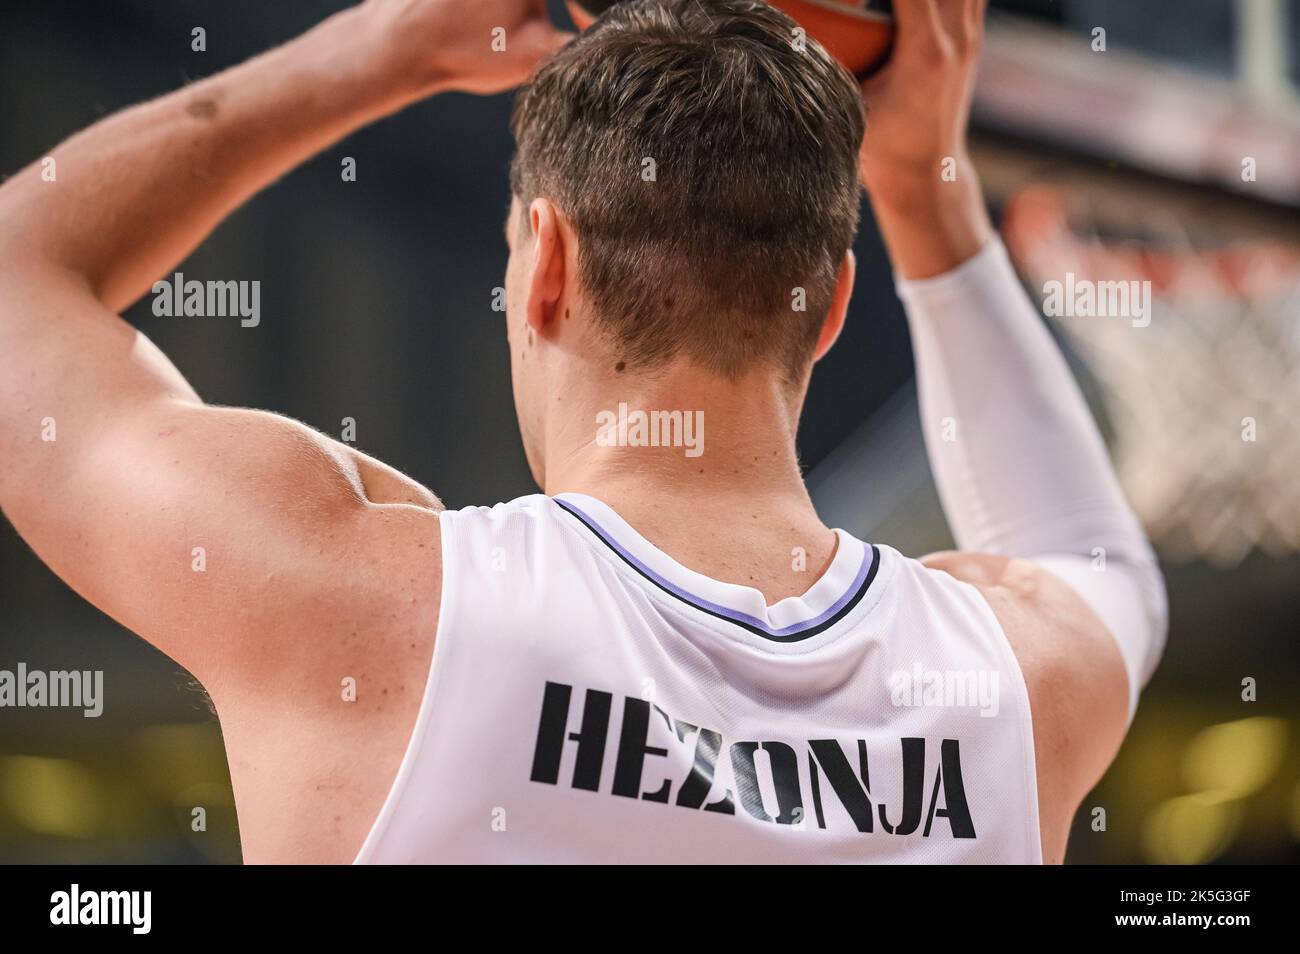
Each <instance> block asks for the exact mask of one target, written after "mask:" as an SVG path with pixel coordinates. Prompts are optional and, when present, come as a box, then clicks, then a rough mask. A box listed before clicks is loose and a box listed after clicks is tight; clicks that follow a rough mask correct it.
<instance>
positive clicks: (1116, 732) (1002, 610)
mask: <svg viewBox="0 0 1300 954" xmlns="http://www.w3.org/2000/svg"><path fill="white" fill-rule="evenodd" d="M921 562H922V563H923V564H925V565H926V566H928V567H931V568H933V569H937V570H942V571H943V572H946V573H948V574H950V575H951V576H953V577H955V578H956V579H959V580H962V581H964V582H967V583H970V584H972V585H974V586H975V587H976V588H977V589H979V591H980V592H981V593H982V594H983V596H984V598H985V599H986V600H987V601H988V604H989V606H990V607H991V608H992V610H993V612H994V614H995V615H996V616H997V618H998V621H999V622H1000V623H1001V624H1002V629H1003V631H1004V632H1005V633H1006V637H1007V641H1008V642H1009V643H1010V644H1011V648H1012V650H1013V651H1014V652H1015V654H1016V659H1017V660H1018V661H1019V663H1020V669H1021V671H1022V672H1023V674H1024V677H1025V684H1026V687H1027V689H1028V691H1029V705H1030V709H1031V711H1032V715H1033V721H1034V752H1035V757H1036V760H1037V766H1038V799H1039V816H1040V820H1041V823H1042V824H1041V827H1042V833H1043V856H1044V859H1045V860H1047V861H1049V862H1053V861H1060V860H1061V859H1062V858H1063V857H1064V854H1065V844H1066V840H1067V838H1068V835H1069V825H1070V821H1071V819H1072V818H1073V816H1074V813H1075V811H1076V810H1077V808H1078V806H1079V803H1080V801H1081V800H1082V799H1083V797H1084V796H1085V795H1086V794H1087V793H1088V792H1089V791H1090V790H1091V789H1092V787H1093V786H1094V785H1095V784H1096V783H1097V780H1098V779H1100V778H1101V776H1102V774H1103V773H1104V772H1105V770H1106V768H1107V767H1108V766H1109V765H1110V762H1111V760H1112V759H1113V758H1114V757H1115V753H1116V752H1117V751H1118V749H1119V745H1120V742H1121V741H1122V740H1123V737H1124V732H1125V730H1126V728H1127V712H1128V682H1127V677H1126V675H1125V672H1124V664H1123V661H1122V659H1121V658H1120V655H1119V650H1118V649H1117V648H1116V644H1115V641H1114V639H1113V638H1112V636H1111V634H1110V632H1109V631H1108V630H1107V628H1106V626H1105V624H1104V623H1102V621H1101V620H1100V619H1099V618H1098V617H1097V615H1096V614H1095V613H1094V612H1093V611H1092V609H1091V608H1090V607H1089V606H1088V605H1087V603H1085V602H1084V600H1083V599H1082V597H1080V596H1079V595H1078V594H1077V593H1076V592H1075V591H1074V589H1073V588H1072V587H1071V586H1070V585H1069V584H1067V583H1066V582H1064V581H1063V580H1061V579H1060V578H1059V577H1057V576H1056V575H1055V574H1053V573H1051V572H1050V571H1049V570H1046V569H1044V568H1042V567H1040V566H1038V565H1036V564H1034V563H1032V562H1030V561H1028V560H1021V559H1015V558H1011V557H1003V556H994V555H992V554H983V553H966V552H957V551H950V552H944V553H935V554H931V555H930V556H927V557H924V558H923V559H922V561H921Z"/></svg>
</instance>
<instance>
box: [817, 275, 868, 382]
mask: <svg viewBox="0 0 1300 954" xmlns="http://www.w3.org/2000/svg"><path fill="white" fill-rule="evenodd" d="M857 272H858V260H857V259H856V258H855V257H854V256H853V249H849V250H848V251H847V252H845V253H844V261H842V262H840V270H839V272H837V273H836V276H835V295H834V297H833V298H832V299H831V307H830V308H829V309H827V311H826V320H825V321H824V322H822V333H821V335H819V336H818V338H817V350H816V351H814V352H813V360H814V361H820V360H821V359H822V358H823V357H824V356H825V354H826V352H828V351H830V350H831V347H832V346H833V345H834V344H835V342H836V341H837V340H838V339H839V337H840V332H841V331H843V330H844V318H845V316H846V315H847V314H848V313H849V299H850V298H851V297H852V296H853V277H854V276H855V275H856V274H857Z"/></svg>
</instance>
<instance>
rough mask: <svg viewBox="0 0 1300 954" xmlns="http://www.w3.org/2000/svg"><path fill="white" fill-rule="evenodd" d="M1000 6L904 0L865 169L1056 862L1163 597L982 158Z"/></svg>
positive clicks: (947, 483)
mask: <svg viewBox="0 0 1300 954" xmlns="http://www.w3.org/2000/svg"><path fill="white" fill-rule="evenodd" d="M984 6H985V0H896V2H895V11H896V14H897V16H898V19H899V38H898V45H897V47H896V50H895V54H894V57H893V62H892V64H891V66H890V67H889V68H888V69H887V70H886V71H885V72H884V73H883V74H881V75H880V76H878V77H877V78H875V79H874V80H873V81H872V82H871V83H870V84H869V85H868V87H867V90H866V93H867V97H868V107H869V124H868V132H867V142H866V144H865V146H864V152H863V156H862V171H863V177H864V182H865V184H866V186H867V189H868V191H869V193H870V195H871V200H872V205H873V208H874V210H875V213H876V218H877V221H878V222H879V224H880V228H881V232H882V234H883V235H884V238H885V242H886V245H887V246H888V248H889V253H890V256H891V258H892V260H893V264H894V269H895V273H896V277H897V285H898V292H899V297H900V298H901V299H902V301H903V304H904V306H905V308H906V310H907V316H908V322H909V326H910V328H911V333H912V346H913V352H914V354H915V358H916V368H917V387H918V392H919V398H920V407H921V418H922V429H923V431H924V433H925V438H926V447H927V450H928V452H929V457H930V463H931V466H932V468H933V471H934V476H935V481H936V483H937V485H938V489H939V495H940V498H941V500H942V502H943V507H944V512H945V513H946V515H947V517H948V523H949V525H950V526H951V528H952V532H953V536H954V537H955V539H956V541H957V544H958V546H959V547H961V548H962V550H963V551H965V552H961V553H950V554H936V555H934V556H932V557H930V558H927V561H926V562H928V563H929V564H930V565H931V566H933V567H935V568H938V569H942V570H945V571H947V572H949V573H951V574H953V575H954V576H956V577H958V578H960V579H963V580H966V581H967V582H970V583H973V584H974V585H976V586H978V587H980V588H981V590H983V591H984V593H985V595H986V597H987V598H988V600H989V602H990V604H991V605H992V607H993V609H994V610H995V612H996V613H997V615H998V617H999V619H1000V620H1001V621H1002V624H1003V628H1004V630H1005V631H1006V633H1007V636H1008V639H1009V640H1010V641H1011V643H1012V646H1013V648H1014V649H1015V650H1016V654H1017V657H1018V658H1019V659H1020V662H1021V667H1022V669H1023V670H1024V672H1025V676H1026V681H1027V683H1028V687H1029V693H1030V700H1031V707H1032V709H1033V716H1034V723H1035V739H1036V748H1037V750H1038V755H1039V759H1038V765H1039V795H1040V805H1041V806H1042V808H1043V816H1042V817H1043V823H1044V849H1045V853H1046V855H1047V857H1049V859H1050V858H1053V857H1055V858H1059V856H1060V853H1061V852H1063V850H1064V844H1065V832H1066V830H1067V829H1068V823H1069V819H1070V816H1071V815H1072V814H1073V812H1074V809H1075V807H1076V806H1077V805H1078V802H1079V799H1080V798H1082V797H1083V795H1085V794H1086V793H1087V791H1088V790H1089V789H1090V788H1091V787H1092V785H1093V784H1094V783H1095V782H1096V780H1097V779H1098V778H1099V777H1100V775H1101V773H1102V772H1103V771H1104V770H1105V768H1106V766H1107V765H1108V764H1109V763H1110V760H1111V758H1112V757H1113V756H1114V753H1115V751H1116V749H1117V748H1118V746H1119V743H1120V740H1121V739H1122V738H1123V735H1124V731H1125V729H1126V728H1127V725H1128V720H1129V719H1130V718H1131V716H1132V713H1133V710H1134V708H1135V707H1136V704H1137V695H1138V692H1139V690H1140V689H1141V687H1142V685H1143V684H1144V683H1145V681H1146V680H1147V678H1149V676H1150V675H1151V672H1152V670H1153V669H1154V668H1155V664H1156V662H1157V661H1158V660H1159V657H1160V652H1161V648H1162V646H1163V643H1164V636H1165V627H1166V616H1165V614H1166V607H1165V594H1164V586H1163V581H1162V578H1161V575H1160V571H1159V568H1158V567H1157V565H1156V561H1155V557H1154V555H1153V553H1152V551H1151V548H1150V546H1149V544H1148V542H1147V539H1146V536H1145V534H1144V533H1143V531H1142V528H1141V526H1140V525H1139V524H1138V521H1137V520H1136V518H1135V517H1134V515H1133V513H1132V512H1131V510H1130V509H1129V507H1128V504H1127V503H1126V502H1125V500H1124V496H1123V494H1122V492H1121V490H1120V487H1119V483H1118V481H1117V480H1116V478H1115V474H1114V472H1113V470H1112V469H1111V466H1110V460H1109V458H1108V456H1107V453H1106V448H1105V445H1104V444H1103V442H1102V440H1101V436H1100V434H1099V433H1098V431H1097V428H1096V426H1095V425H1094V423H1093V420H1092V417H1091V415H1090V414H1089V411H1088V408H1087V406H1086V405H1085V403H1084V400H1083V397H1082V395H1081V393H1080V392H1079V389H1078V387H1077V386H1076V384H1075V382H1074V380H1073V378H1072V377H1071V375H1070V372H1069V369H1068V367H1067V365H1066V363H1065V361H1064V359H1063V358H1062V356H1061V354H1060V352H1059V351H1058V349H1057V348H1056V346H1055V344H1054V343H1053V341H1052V339H1051V336H1050V335H1049V334H1048V332H1047V329H1046V328H1045V327H1044V326H1043V322H1042V320H1041V318H1040V317H1039V315H1038V312H1037V309H1035V308H1034V307H1033V306H1032V305H1031V303H1030V302H1029V300H1028V298H1027V297H1026V296H1025V294H1024V291H1023V289H1022V288H1021V286H1020V283H1019V281H1018V279H1017V277H1016V274H1015V271H1014V270H1013V269H1012V267H1011V264H1010V262H1009V260H1008V258H1007V255H1006V252H1005V250H1004V249H1003V247H1002V244H1001V242H1000V241H999V240H998V238H997V236H996V235H995V234H994V233H993V230H992V227H991V225H990V223H989V219H988V215H987V213H986V211H985V207H984V200H983V196H982V194H981V190H980V186H979V181H978V179H977V177H976V174H975V171H974V168H973V167H972V165H971V163H970V160H969V157H968V156H967V152H966V127H967V123H968V119H969V113H970V103H971V97H972V94H973V88H974V81H975V73H976V66H977V63H978V55H979V47H980V39H981V36H982V29H983V13H984ZM871 120H874V121H871Z"/></svg>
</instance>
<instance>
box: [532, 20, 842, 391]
mask: <svg viewBox="0 0 1300 954" xmlns="http://www.w3.org/2000/svg"><path fill="white" fill-rule="evenodd" d="M513 126H514V132H515V138H516V141H517V144H518V149H517V152H516V155H515V159H514V162H513V165H512V168H511V184H512V187H513V189H514V192H515V194H516V196H517V197H518V198H519V199H520V201H521V202H522V203H523V204H524V205H525V206H526V205H527V204H528V203H529V202H531V201H532V200H533V199H534V198H536V197H538V196H545V197H546V198H548V199H550V200H551V201H552V202H554V203H555V204H556V205H557V206H558V207H559V208H560V210H561V211H562V212H563V213H564V214H565V215H566V216H567V217H568V219H569V221H570V222H571V224H572V226H573V228H574V231H575V233H576V235H577V238H578V244H579V270H580V279H581V284H582V287H583V290H584V293H585V295H586V298H587V300H588V301H589V302H590V304H591V306H592V308H593V310H594V317H595V320H596V322H597V324H598V326H599V327H601V328H602V329H603V330H604V331H605V332H606V333H607V335H608V337H609V339H610V340H611V342H612V343H613V344H614V345H615V347H617V348H618V350H619V351H620V353H621V355H622V356H623V357H624V358H625V360H626V361H627V362H628V363H629V365H631V366H632V367H641V368H648V367H653V366H655V365H659V364H663V363H665V362H667V361H669V360H672V359H675V358H679V357H680V358H686V359H689V360H691V361H693V362H695V363H697V364H699V365H701V366H703V367H705V368H708V369H710V370H712V371H714V372H716V373H719V374H722V375H725V376H727V377H733V378H734V377H737V376H739V375H740V374H742V373H744V372H746V371H748V370H750V369H751V368H752V367H753V366H754V365H755V364H757V363H760V362H764V363H768V364H770V365H772V366H773V367H774V368H776V369H778V370H780V371H781V372H782V373H783V374H785V375H786V376H787V377H788V378H789V379H790V380H796V379H797V378H799V377H801V376H802V371H803V369H806V367H807V365H808V363H809V361H810V360H811V357H812V353H813V349H814V347H815V345H816V341H817V337H818V333H819V330H820V327H821V324H822V321H823V319H824V318H825V315H826V312H827V309H828V308H829V306H830V302H831V299H832V296H833V294H834V289H835V281H836V273H837V270H838V268H839V266H840V263H841V262H842V260H843V258H844V254H845V252H846V250H847V249H848V247H849V245H850V243H851V242H852V240H853V235H854V233H855V231H856V229H857V224H858V203H859V185H858V166H857V155H858V149H859V146H860V144H861V141H862V135H863V128H864V113H863V105H862V99H861V94H860V92H859V90H858V87H857V84H856V83H855V81H854V80H853V78H852V77H851V76H850V75H849V74H848V73H847V72H846V71H845V70H844V69H843V68H842V67H840V66H839V65H838V64H837V63H835V62H834V61H833V60H832V59H831V58H830V57H829V56H828V55H827V54H826V52H825V50H824V49H823V48H822V47H821V46H820V45H819V44H817V43H816V42H815V41H814V40H812V39H807V40H806V41H804V40H803V38H802V36H801V34H800V32H799V31H798V30H797V27H796V24H795V23H794V21H793V20H791V19H790V18H789V17H788V16H786V15H785V14H784V13H781V12H780V11H778V10H776V9H774V8H772V7H770V6H768V5H767V4H766V3H763V2H760V0H627V2H623V3H619V4H617V5H615V6H614V7H612V8H611V9H610V10H608V11H607V12H606V13H605V14H604V15H603V16H602V17H601V18H600V19H599V20H598V21H597V22H596V23H595V24H594V25H593V26H592V27H591V28H589V29H588V30H587V31H586V32H584V33H583V34H581V35H580V36H579V37H578V38H577V39H576V40H574V41H573V42H572V43H570V44H569V45H568V46H566V47H565V48H563V49H562V50H561V51H560V52H559V53H557V54H556V55H555V56H554V57H553V58H552V59H551V60H550V61H548V62H547V63H546V64H544V65H543V66H542V68H541V69H540V70H539V71H538V73H537V75H536V77H535V78H534V79H533V82H532V83H531V85H530V86H528V87H527V88H526V89H525V90H524V91H523V92H522V93H521V94H520V96H519V99H518V101H517V103H516V106H515V114H514V122H513Z"/></svg>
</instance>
